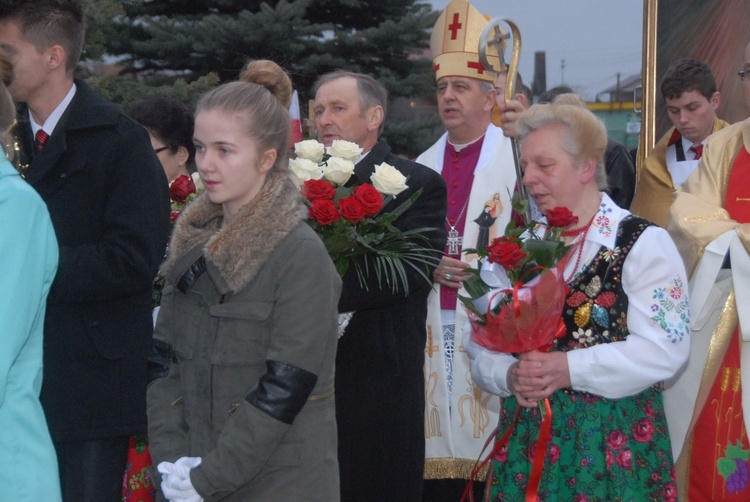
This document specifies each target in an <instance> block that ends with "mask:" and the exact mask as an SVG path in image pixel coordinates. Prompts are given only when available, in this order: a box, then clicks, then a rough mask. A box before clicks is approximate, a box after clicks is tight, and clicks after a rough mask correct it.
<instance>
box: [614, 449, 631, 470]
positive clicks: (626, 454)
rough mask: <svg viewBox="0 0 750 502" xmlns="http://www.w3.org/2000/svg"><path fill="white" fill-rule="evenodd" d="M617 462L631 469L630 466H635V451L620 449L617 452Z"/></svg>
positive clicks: (626, 468) (623, 467) (622, 466)
mask: <svg viewBox="0 0 750 502" xmlns="http://www.w3.org/2000/svg"><path fill="white" fill-rule="evenodd" d="M615 462H617V465H619V466H620V468H622V469H625V470H626V471H628V470H630V468H631V467H633V452H631V451H630V450H620V451H619V452H617V456H616V457H615Z"/></svg>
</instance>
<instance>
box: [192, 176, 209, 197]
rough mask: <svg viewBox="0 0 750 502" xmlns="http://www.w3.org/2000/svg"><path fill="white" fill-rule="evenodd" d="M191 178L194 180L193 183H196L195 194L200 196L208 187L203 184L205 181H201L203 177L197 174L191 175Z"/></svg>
mask: <svg viewBox="0 0 750 502" xmlns="http://www.w3.org/2000/svg"><path fill="white" fill-rule="evenodd" d="M190 177H191V178H193V183H195V193H197V194H200V193H201V192H203V190H205V189H206V186H205V185H204V184H203V180H202V179H201V175H200V174H198V173H197V172H195V173H193V174H191V175H190Z"/></svg>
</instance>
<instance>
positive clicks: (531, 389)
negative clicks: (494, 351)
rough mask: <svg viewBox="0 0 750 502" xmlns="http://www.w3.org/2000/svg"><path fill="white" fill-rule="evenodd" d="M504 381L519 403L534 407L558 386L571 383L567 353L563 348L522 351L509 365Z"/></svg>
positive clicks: (560, 387)
mask: <svg viewBox="0 0 750 502" xmlns="http://www.w3.org/2000/svg"><path fill="white" fill-rule="evenodd" d="M507 384H508V389H509V390H510V391H511V392H512V393H513V395H514V396H515V397H516V399H517V400H518V404H519V405H520V406H523V407H526V408H534V407H536V406H537V402H539V401H541V400H543V399H545V398H547V397H549V396H550V395H552V393H553V392H555V391H556V390H557V389H564V388H566V387H570V386H571V382H570V371H569V370H568V356H567V354H566V353H565V352H539V351H538V350H532V351H529V352H524V353H523V354H520V355H519V356H518V361H517V362H515V363H513V364H512V365H511V367H510V368H509V369H508V375H507Z"/></svg>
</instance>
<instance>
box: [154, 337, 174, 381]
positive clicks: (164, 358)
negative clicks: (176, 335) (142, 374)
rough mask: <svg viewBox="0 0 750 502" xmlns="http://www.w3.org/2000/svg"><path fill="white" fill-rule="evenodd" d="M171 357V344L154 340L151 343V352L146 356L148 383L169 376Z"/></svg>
mask: <svg viewBox="0 0 750 502" xmlns="http://www.w3.org/2000/svg"><path fill="white" fill-rule="evenodd" d="M172 357H173V352H172V345H171V344H169V343H167V342H163V341H161V340H156V339H153V340H152V341H151V352H150V353H149V355H148V383H151V382H153V381H154V380H156V379H157V378H164V377H165V376H167V375H168V374H169V365H170V364H171V362H172Z"/></svg>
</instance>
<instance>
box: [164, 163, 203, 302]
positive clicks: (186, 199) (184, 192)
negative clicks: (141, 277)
mask: <svg viewBox="0 0 750 502" xmlns="http://www.w3.org/2000/svg"><path fill="white" fill-rule="evenodd" d="M196 182H197V183H196ZM199 187H200V188H199ZM202 188H203V183H202V182H201V179H200V177H199V176H198V174H197V173H196V174H193V175H192V176H188V175H186V174H183V175H181V176H178V177H176V178H175V179H174V180H172V183H170V184H169V198H170V206H171V212H170V214H169V218H170V219H171V220H172V225H174V223H175V222H176V221H177V218H179V217H180V213H182V210H183V209H185V208H186V207H187V205H188V204H190V202H192V201H193V199H195V198H196V197H197V196H198V192H200V191H202ZM167 247H169V244H167ZM164 255H165V256H166V252H165V253H164ZM165 282H166V279H165V278H164V277H163V276H161V275H159V274H157V275H156V277H155V278H154V281H153V288H152V290H151V307H152V308H156V307H158V306H159V305H161V292H162V290H163V289H164V284H165Z"/></svg>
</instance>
